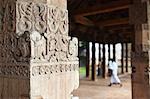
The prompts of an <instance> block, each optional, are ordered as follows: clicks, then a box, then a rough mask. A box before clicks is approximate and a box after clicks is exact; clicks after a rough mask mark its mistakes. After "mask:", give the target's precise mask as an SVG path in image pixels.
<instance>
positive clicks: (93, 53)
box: [92, 42, 96, 81]
mask: <svg viewBox="0 0 150 99" xmlns="http://www.w3.org/2000/svg"><path fill="white" fill-rule="evenodd" d="M95 60H96V58H95V42H92V80H93V81H95V80H96V64H95Z"/></svg>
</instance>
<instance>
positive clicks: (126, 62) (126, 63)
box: [126, 43, 128, 72]
mask: <svg viewBox="0 0 150 99" xmlns="http://www.w3.org/2000/svg"><path fill="white" fill-rule="evenodd" d="M126 72H128V43H126Z"/></svg>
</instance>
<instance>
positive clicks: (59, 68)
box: [32, 64, 79, 76]
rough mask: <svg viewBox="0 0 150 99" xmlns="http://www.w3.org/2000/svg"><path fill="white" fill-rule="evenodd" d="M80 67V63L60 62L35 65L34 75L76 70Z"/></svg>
mask: <svg viewBox="0 0 150 99" xmlns="http://www.w3.org/2000/svg"><path fill="white" fill-rule="evenodd" d="M78 69H79V65H78V64H59V65H49V66H34V67H33V68H32V76H42V75H52V74H57V73H61V72H69V71H76V70H78Z"/></svg>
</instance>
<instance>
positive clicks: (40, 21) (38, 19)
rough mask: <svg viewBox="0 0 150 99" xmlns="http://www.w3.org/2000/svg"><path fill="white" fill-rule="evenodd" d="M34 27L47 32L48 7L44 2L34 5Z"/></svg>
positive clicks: (41, 31)
mask: <svg viewBox="0 0 150 99" xmlns="http://www.w3.org/2000/svg"><path fill="white" fill-rule="evenodd" d="M33 17H34V22H35V23H34V29H35V31H38V32H39V33H46V29H47V28H46V27H47V24H46V19H47V7H46V6H45V5H44V4H34V5H33Z"/></svg>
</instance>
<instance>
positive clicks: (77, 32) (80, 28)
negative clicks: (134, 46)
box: [68, 0, 134, 43]
mask: <svg viewBox="0 0 150 99" xmlns="http://www.w3.org/2000/svg"><path fill="white" fill-rule="evenodd" d="M131 1H132V0H68V10H69V21H70V35H72V36H76V37H78V38H79V40H85V41H96V42H101V43H119V42H131V41H132V36H133V35H132V34H133V32H134V31H133V26H132V25H129V7H130V5H131V4H132V2H131Z"/></svg>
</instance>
